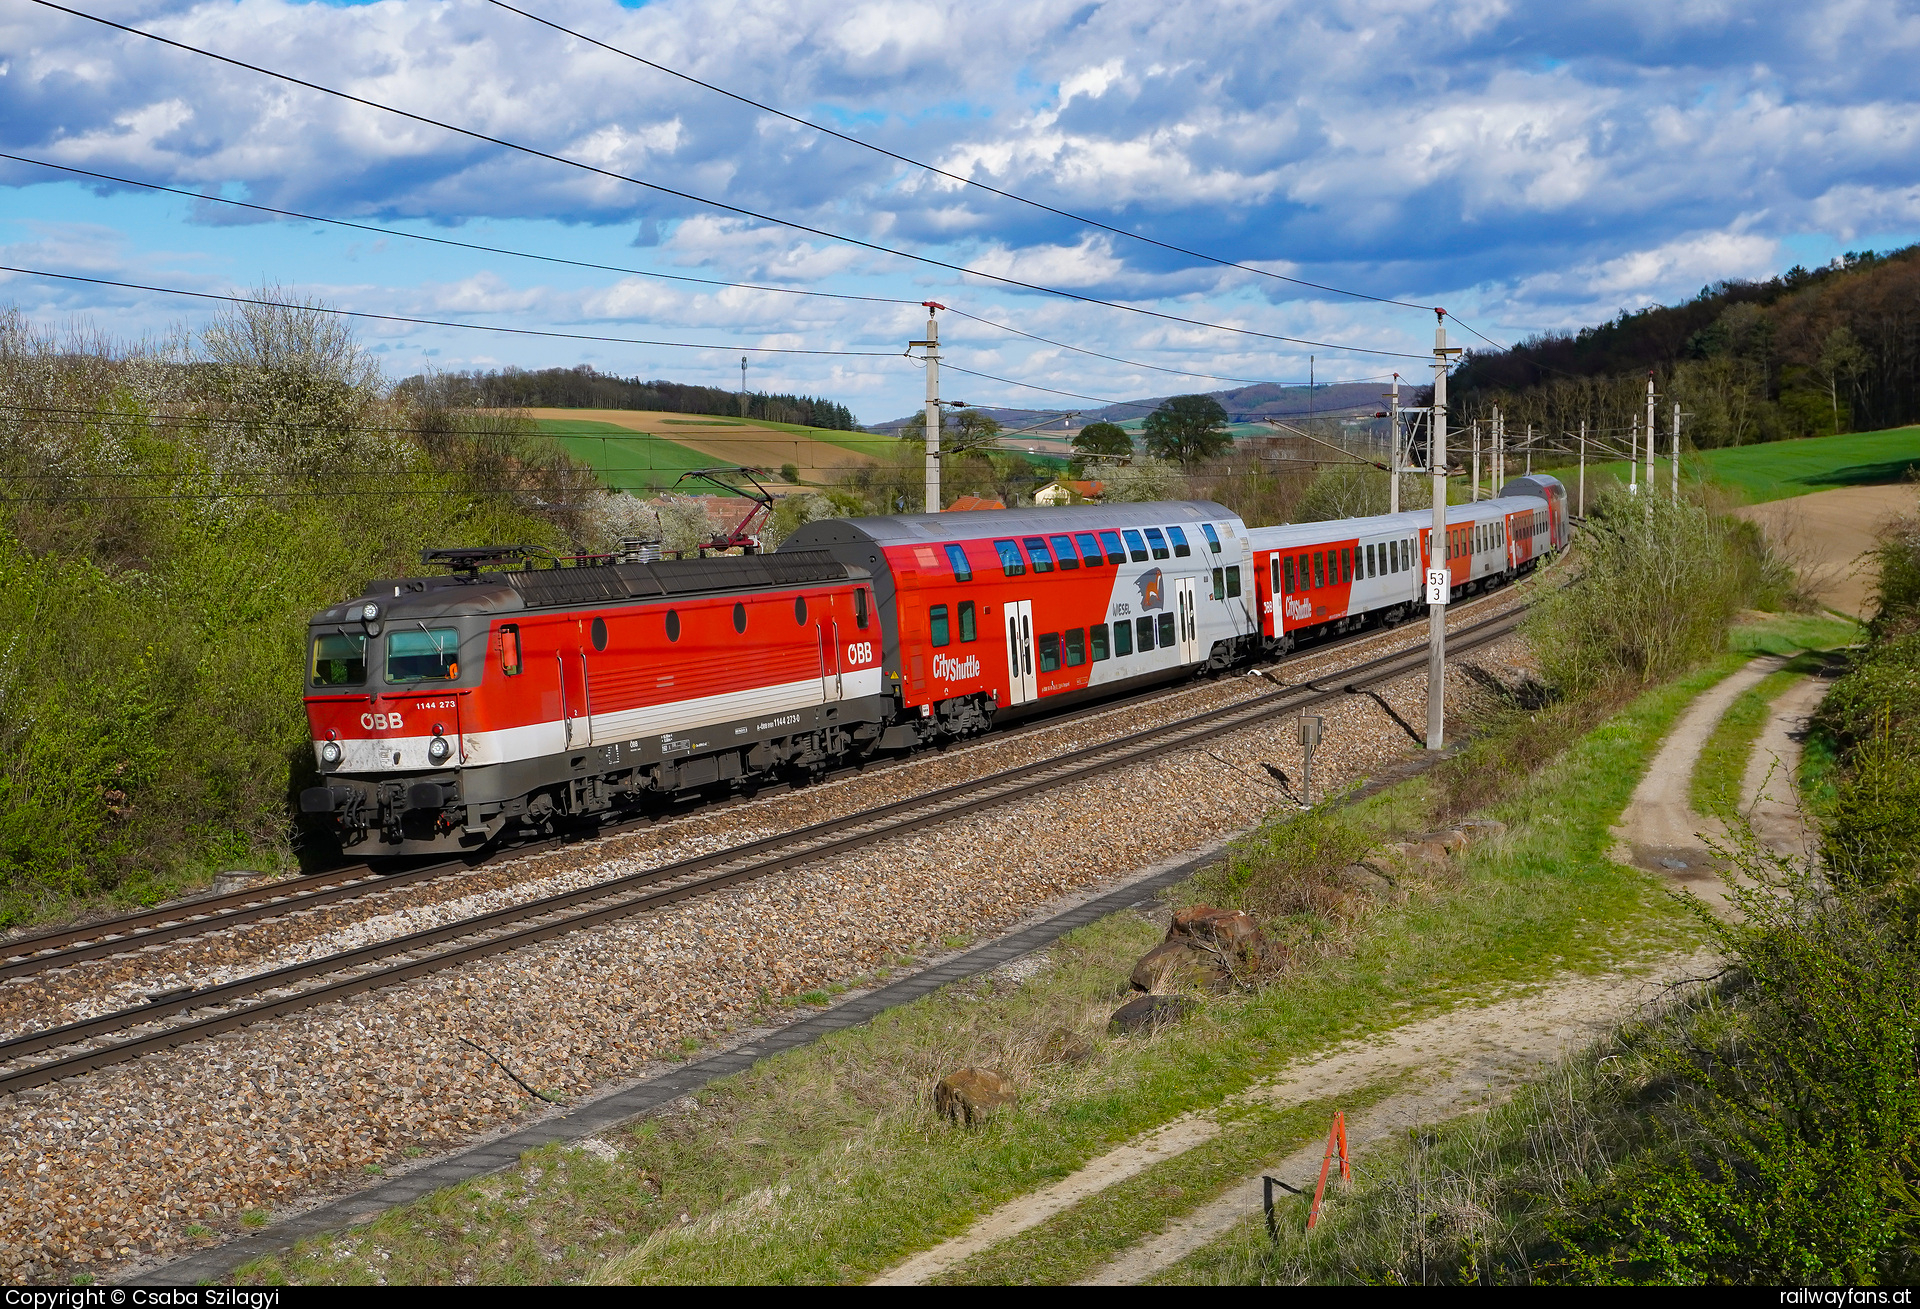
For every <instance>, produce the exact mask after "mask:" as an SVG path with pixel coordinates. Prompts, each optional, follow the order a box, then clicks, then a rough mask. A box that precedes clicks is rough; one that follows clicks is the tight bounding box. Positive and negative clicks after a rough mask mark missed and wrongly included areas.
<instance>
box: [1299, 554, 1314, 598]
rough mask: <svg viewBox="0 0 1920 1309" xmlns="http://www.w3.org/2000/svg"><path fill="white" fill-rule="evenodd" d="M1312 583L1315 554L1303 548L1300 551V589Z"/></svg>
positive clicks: (1304, 588)
mask: <svg viewBox="0 0 1920 1309" xmlns="http://www.w3.org/2000/svg"><path fill="white" fill-rule="evenodd" d="M1312 585H1313V556H1311V555H1309V554H1308V553H1307V552H1306V551H1305V550H1302V551H1301V552H1300V589H1301V590H1302V591H1304V590H1306V589H1307V588H1309V587H1311V586H1312Z"/></svg>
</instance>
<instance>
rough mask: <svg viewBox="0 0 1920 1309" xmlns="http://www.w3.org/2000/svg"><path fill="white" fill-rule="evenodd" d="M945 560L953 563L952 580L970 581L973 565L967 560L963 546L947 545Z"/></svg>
mask: <svg viewBox="0 0 1920 1309" xmlns="http://www.w3.org/2000/svg"><path fill="white" fill-rule="evenodd" d="M947 562H948V563H950V564H952V565H953V580H954V581H956V582H971V581H972V580H973V565H972V564H971V563H969V562H967V552H966V550H965V549H964V548H963V547H961V546H957V545H950V546H948V547H947Z"/></svg>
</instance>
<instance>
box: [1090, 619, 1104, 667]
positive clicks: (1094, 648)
mask: <svg viewBox="0 0 1920 1309" xmlns="http://www.w3.org/2000/svg"><path fill="white" fill-rule="evenodd" d="M1087 645H1088V647H1089V652H1090V653H1091V654H1092V655H1093V662H1094V663H1096V664H1097V663H1099V662H1100V661H1101V660H1102V659H1105V658H1106V657H1107V625H1106V624H1105V623H1095V624H1094V625H1093V626H1092V627H1089V628H1088V629H1087Z"/></svg>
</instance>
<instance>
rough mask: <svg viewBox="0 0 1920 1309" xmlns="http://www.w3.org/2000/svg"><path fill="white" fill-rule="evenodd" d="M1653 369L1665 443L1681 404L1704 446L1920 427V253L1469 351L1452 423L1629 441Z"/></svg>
mask: <svg viewBox="0 0 1920 1309" xmlns="http://www.w3.org/2000/svg"><path fill="white" fill-rule="evenodd" d="M1649 373H1651V374H1652V375H1653V379H1654V387H1655V390H1656V391H1657V392H1658V394H1659V397H1660V400H1659V429H1660V432H1661V434H1662V438H1663V440H1664V439H1665V437H1666V435H1667V433H1668V432H1669V431H1670V424H1671V417H1672V406H1673V405H1674V404H1676V403H1677V404H1679V406H1680V408H1681V415H1682V421H1681V430H1682V432H1683V434H1684V436H1685V439H1686V440H1687V441H1688V442H1689V443H1690V444H1691V445H1693V446H1695V447H1697V448H1702V449H1706V448H1713V447H1718V446H1728V445H1746V444H1750V443H1752V442H1756V441H1776V440H1782V439H1785V438H1790V437H1802V436H1825V435H1830V434H1833V433H1835V432H1848V431H1873V430H1877V429H1881V428H1887V427H1898V426H1901V425H1904V424H1907V423H1913V422H1920V246H1908V247H1906V248H1904V249H1901V250H1896V251H1893V252H1891V253H1888V254H1874V253H1871V252H1866V253H1849V254H1846V255H1843V256H1841V257H1840V258H1837V259H1835V260H1834V261H1833V262H1832V263H1831V264H1828V265H1826V266H1825V267H1822V268H1817V269H1813V270H1811V271H1809V270H1808V269H1805V268H1800V267H1796V268H1793V269H1791V270H1790V271H1788V272H1786V273H1784V274H1782V275H1780V276H1778V277H1774V278H1771V279H1769V280H1767V281H1764V282H1748V281H1725V282H1719V283H1716V284H1714V285H1712V286H1707V287H1703V288H1701V290H1700V293H1699V294H1698V295H1696V296H1694V297H1693V298H1692V299H1691V300H1688V301H1685V302H1684V303H1681V304H1676V305H1654V306H1650V307H1648V308H1646V309H1641V310H1636V311H1633V312H1627V311H1624V310H1623V311H1622V312H1621V313H1620V315H1619V316H1618V317H1616V318H1614V319H1613V320H1612V321H1611V322H1607V323H1602V324H1600V325H1598V326H1595V327H1587V328H1583V329H1581V330H1580V331H1579V332H1577V333H1562V334H1551V335H1545V336H1538V337H1534V338H1531V339H1529V340H1526V341H1523V342H1521V343H1520V344H1518V345H1516V346H1514V347H1513V348H1512V349H1510V350H1504V351H1501V350H1489V351H1469V352H1468V353H1467V354H1466V355H1465V356H1463V358H1462V362H1461V365H1460V367H1459V369H1458V370H1457V371H1456V372H1455V373H1454V375H1453V377H1452V379H1451V382H1450V389H1451V392H1452V397H1451V399H1452V403H1451V406H1450V408H1451V410H1452V412H1453V414H1454V416H1455V421H1456V423H1457V422H1460V421H1467V422H1471V421H1474V420H1476V419H1478V420H1483V421H1484V420H1486V419H1488V418H1490V417H1491V416H1492V413H1493V410H1494V408H1495V407H1496V406H1497V407H1498V408H1499V409H1500V411H1501V413H1502V415H1503V417H1504V419H1505V421H1506V425H1507V430H1508V431H1509V432H1510V433H1511V432H1514V431H1516V430H1517V429H1518V428H1521V427H1523V426H1524V425H1526V424H1533V425H1534V426H1535V428H1536V429H1537V430H1538V431H1539V432H1540V433H1542V434H1544V435H1547V436H1549V437H1551V436H1554V435H1558V434H1561V433H1571V432H1574V431H1575V430H1577V428H1578V426H1579V424H1581V423H1582V422H1585V423H1587V424H1588V427H1589V431H1590V432H1592V433H1594V434H1600V433H1611V434H1614V435H1619V436H1623V435H1624V434H1625V433H1626V432H1627V431H1628V430H1629V427H1630V426H1631V424H1632V423H1633V422H1634V420H1635V418H1636V417H1640V418H1641V419H1642V420H1643V421H1644V414H1645V410H1646V384H1647V377H1648V374H1649Z"/></svg>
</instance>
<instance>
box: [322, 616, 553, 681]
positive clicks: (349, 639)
mask: <svg viewBox="0 0 1920 1309" xmlns="http://www.w3.org/2000/svg"><path fill="white" fill-rule="evenodd" d="M509 632H511V633H512V634H513V667H511V668H507V634H508V633H509ZM500 666H501V667H502V668H505V669H506V671H507V672H508V673H517V672H519V671H520V632H519V629H518V628H515V627H511V626H509V627H503V628H501V629H500ZM366 680H367V638H366V635H365V634H364V633H362V632H329V633H328V634H327V635H325V636H316V637H315V638H314V639H313V684H314V685H315V686H358V685H360V684H361V683H362V682H364V681H366Z"/></svg>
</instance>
